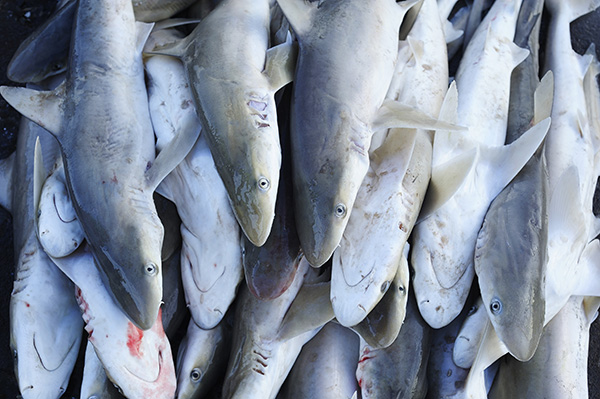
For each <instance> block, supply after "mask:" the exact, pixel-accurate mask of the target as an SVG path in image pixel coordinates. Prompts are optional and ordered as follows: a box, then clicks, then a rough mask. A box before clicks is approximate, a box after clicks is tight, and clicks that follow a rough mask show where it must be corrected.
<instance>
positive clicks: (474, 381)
mask: <svg viewBox="0 0 600 399" xmlns="http://www.w3.org/2000/svg"><path fill="white" fill-rule="evenodd" d="M507 353H508V349H507V348H506V346H505V345H504V344H503V343H502V341H500V338H498V335H497V334H496V330H494V327H493V326H492V322H491V321H490V320H489V318H488V319H487V320H486V322H485V331H484V333H483V338H482V340H481V343H480V345H479V349H478V350H477V356H475V361H474V362H473V366H472V367H471V370H469V374H468V375H467V379H466V381H465V392H466V397H468V398H485V397H487V389H486V386H485V374H484V371H485V369H487V368H488V367H489V366H491V365H492V364H493V363H494V362H495V361H496V360H498V359H500V358H501V357H502V356H504V355H505V354H507Z"/></svg>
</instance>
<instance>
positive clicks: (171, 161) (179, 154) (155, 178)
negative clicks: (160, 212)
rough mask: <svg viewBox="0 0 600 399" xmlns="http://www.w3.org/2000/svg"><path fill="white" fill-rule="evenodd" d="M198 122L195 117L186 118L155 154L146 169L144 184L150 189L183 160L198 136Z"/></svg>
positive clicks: (154, 187) (152, 189) (155, 186)
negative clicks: (150, 164)
mask: <svg viewBox="0 0 600 399" xmlns="http://www.w3.org/2000/svg"><path fill="white" fill-rule="evenodd" d="M200 130H201V128H200V122H199V121H198V119H197V118H186V121H185V124H184V125H183V126H181V127H180V128H179V131H178V132H177V135H176V136H175V137H174V138H173V139H172V140H171V141H170V142H169V144H167V146H166V147H165V148H164V149H163V150H162V151H161V152H160V153H159V154H158V155H157V156H156V159H155V160H154V163H153V164H152V166H151V167H150V169H148V170H147V171H146V184H147V187H148V189H150V190H151V191H154V190H156V188H157V187H158V185H159V184H160V182H161V181H163V179H164V178H165V177H166V176H167V175H168V174H169V173H171V171H172V170H173V169H175V168H176V167H177V165H179V163H181V161H183V159H184V158H185V157H186V156H187V154H188V153H189V152H190V151H191V149H192V147H193V146H194V144H195V143H196V140H198V137H199V136H200Z"/></svg>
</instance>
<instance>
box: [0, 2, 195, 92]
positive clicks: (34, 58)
mask: <svg viewBox="0 0 600 399" xmlns="http://www.w3.org/2000/svg"><path fill="white" fill-rule="evenodd" d="M194 2H195V0H167V1H164V0H161V1H158V0H135V1H132V3H133V10H134V13H135V19H136V20H137V21H142V22H154V21H159V20H162V19H165V18H169V17H171V16H173V15H175V14H176V13H178V12H179V11H181V10H183V9H185V8H186V7H188V6H189V5H191V4H193V3H194ZM76 8H77V1H76V0H69V1H66V2H64V4H62V7H60V8H58V9H57V10H56V11H55V12H54V14H52V16H50V18H49V19H48V20H47V21H46V22H45V23H44V24H43V25H41V26H40V27H39V28H38V29H36V30H35V31H34V32H33V33H32V34H31V35H30V36H29V37H27V39H25V40H24V41H23V42H22V43H21V45H19V48H18V49H17V51H16V52H15V54H14V55H13V58H12V59H11V60H10V63H9V64H8V68H7V72H6V75H7V76H8V78H9V79H10V80H12V81H13V82H19V83H27V82H40V81H42V80H44V79H45V78H47V77H50V76H53V75H56V74H58V73H60V72H63V71H64V70H65V69H66V67H67V63H68V57H69V44H70V43H71V31H72V29H73V20H74V19H75V10H76Z"/></svg>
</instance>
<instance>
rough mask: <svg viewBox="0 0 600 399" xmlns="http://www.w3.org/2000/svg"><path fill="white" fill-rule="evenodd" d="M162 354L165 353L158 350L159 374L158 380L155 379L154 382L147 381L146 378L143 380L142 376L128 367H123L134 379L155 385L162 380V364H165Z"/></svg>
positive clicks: (157, 375)
mask: <svg viewBox="0 0 600 399" xmlns="http://www.w3.org/2000/svg"><path fill="white" fill-rule="evenodd" d="M162 352H163V351H162V349H159V350H158V373H157V374H156V378H154V379H153V380H148V379H146V378H143V377H141V376H139V375H137V374H136V373H134V372H133V371H131V370H129V369H128V368H127V366H123V368H124V369H125V371H127V373H129V374H130V375H132V376H133V377H134V378H136V379H138V380H140V381H142V382H145V383H149V384H152V383H155V382H157V381H158V379H159V378H160V376H161V371H162V363H163V356H162Z"/></svg>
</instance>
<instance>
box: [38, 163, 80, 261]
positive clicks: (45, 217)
mask: <svg viewBox="0 0 600 399" xmlns="http://www.w3.org/2000/svg"><path fill="white" fill-rule="evenodd" d="M64 173H65V171H64V167H63V163H62V161H59V164H58V168H57V169H55V170H54V171H53V172H52V174H51V175H50V176H48V178H47V179H46V181H45V182H44V185H43V187H42V191H41V195H40V199H39V204H38V208H37V209H38V211H37V214H36V217H37V220H38V239H39V240H40V244H41V245H42V247H43V248H44V251H46V253H47V254H48V255H50V256H51V257H53V258H62V257H64V256H67V255H69V254H71V253H72V252H73V251H74V250H75V249H77V248H78V247H79V245H80V244H81V243H82V242H83V239H84V238H85V235H84V232H83V228H82V227H81V224H80V223H79V220H78V219H77V214H76V213H75V208H73V203H72V202H71V198H70V197H69V193H68V190H67V186H66V183H65V176H64Z"/></svg>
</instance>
